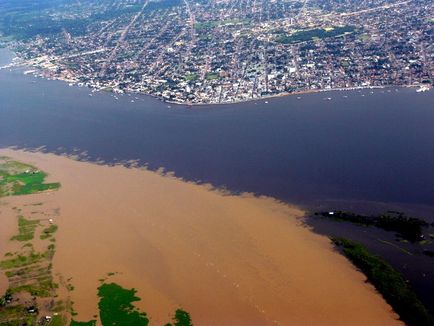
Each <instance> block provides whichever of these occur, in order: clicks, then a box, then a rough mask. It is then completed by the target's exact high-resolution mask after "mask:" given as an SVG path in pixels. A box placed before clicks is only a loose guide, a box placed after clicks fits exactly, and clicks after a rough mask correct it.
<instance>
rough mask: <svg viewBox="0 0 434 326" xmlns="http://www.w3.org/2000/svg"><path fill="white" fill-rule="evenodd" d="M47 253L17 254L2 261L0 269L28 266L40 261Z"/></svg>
mask: <svg viewBox="0 0 434 326" xmlns="http://www.w3.org/2000/svg"><path fill="white" fill-rule="evenodd" d="M45 255H46V253H42V254H41V253H35V252H33V251H32V252H31V253H30V254H29V255H17V257H14V258H11V259H5V260H2V261H0V269H12V268H20V267H24V266H28V265H31V264H35V263H38V262H40V261H41V260H42V259H44V258H45Z"/></svg>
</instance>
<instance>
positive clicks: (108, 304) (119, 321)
mask: <svg viewBox="0 0 434 326" xmlns="http://www.w3.org/2000/svg"><path fill="white" fill-rule="evenodd" d="M136 292H137V291H136V290H135V289H131V290H127V289H124V288H122V287H121V286H119V285H117V284H115V283H110V284H102V285H101V286H100V287H99V288H98V296H99V298H100V301H99V303H98V307H99V312H100V319H101V323H102V324H103V325H119V326H129V325H135V326H141V325H142V326H146V325H148V323H149V319H148V318H147V317H146V313H144V312H140V311H138V310H137V309H136V308H135V307H134V306H133V305H132V303H133V302H135V301H139V300H140V298H138V297H136V296H135V293H136Z"/></svg>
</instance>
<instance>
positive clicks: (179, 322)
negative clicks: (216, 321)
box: [166, 309, 193, 326]
mask: <svg viewBox="0 0 434 326" xmlns="http://www.w3.org/2000/svg"><path fill="white" fill-rule="evenodd" d="M172 325H173V326H193V324H192V323H191V318H190V314H189V313H188V312H186V311H184V310H182V309H176V311H175V316H174V317H173V324H167V325H166V326H172Z"/></svg>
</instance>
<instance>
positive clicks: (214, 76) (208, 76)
mask: <svg viewBox="0 0 434 326" xmlns="http://www.w3.org/2000/svg"><path fill="white" fill-rule="evenodd" d="M205 79H207V80H213V79H219V74H218V73H217V72H209V73H207V74H206V76H205Z"/></svg>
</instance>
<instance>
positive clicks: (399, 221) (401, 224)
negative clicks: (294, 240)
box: [315, 211, 428, 242]
mask: <svg viewBox="0 0 434 326" xmlns="http://www.w3.org/2000/svg"><path fill="white" fill-rule="evenodd" d="M315 215H320V216H323V217H327V218H332V219H335V220H338V221H346V222H351V223H356V224H360V225H365V226H371V225H372V226H376V227H379V228H381V229H384V230H386V231H395V232H397V233H398V234H399V235H400V236H401V237H402V238H403V239H406V240H408V241H411V242H415V241H420V240H421V239H423V234H422V228H423V227H427V226H428V223H427V222H426V221H424V220H422V219H419V218H415V217H407V216H405V215H404V214H402V213H399V212H388V213H387V214H381V215H378V216H365V215H360V214H355V213H351V212H343V211H336V212H333V213H332V214H331V213H330V212H321V213H315Z"/></svg>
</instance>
